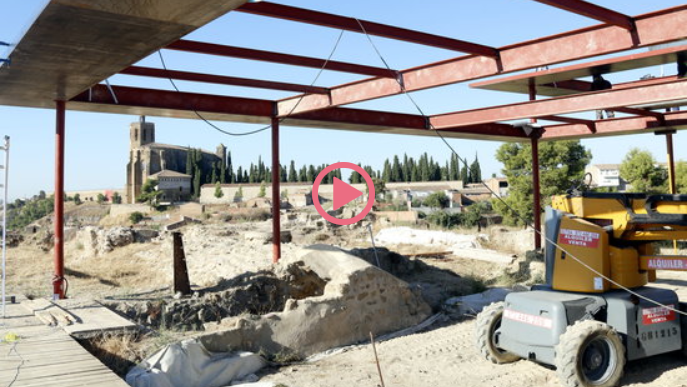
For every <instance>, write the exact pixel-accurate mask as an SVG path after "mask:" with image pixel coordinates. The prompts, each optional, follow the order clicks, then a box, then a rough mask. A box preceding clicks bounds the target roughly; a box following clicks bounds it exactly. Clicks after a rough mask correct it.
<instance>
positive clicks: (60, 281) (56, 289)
mask: <svg viewBox="0 0 687 387" xmlns="http://www.w3.org/2000/svg"><path fill="white" fill-rule="evenodd" d="M55 104H56V109H57V115H56V130H55V195H54V196H55V276H54V277H53V280H52V285H53V298H54V299H60V300H61V299H64V298H65V296H66V294H65V286H64V285H65V279H64V132H65V130H64V127H65V102H64V101H55Z"/></svg>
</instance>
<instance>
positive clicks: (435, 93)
mask: <svg viewBox="0 0 687 387" xmlns="http://www.w3.org/2000/svg"><path fill="white" fill-rule="evenodd" d="M277 1H278V2H279V3H282V4H288V5H294V6H299V7H303V8H310V9H316V10H321V11H326V12H331V13H336V14H341V15H345V16H353V17H358V18H361V19H366V20H371V21H376V22H381V23H386V24H392V25H397V26H400V27H405V28H411V29H416V30H420V31H425V32H430V33H434V34H440V35H446V36H449V37H453V38H457V39H463V40H467V41H474V42H476V43H481V44H485V45H490V46H496V47H498V46H503V45H507V44H512V43H516V42H520V41H523V40H528V39H534V38H537V37H541V36H546V35H551V34H555V33H560V32H565V31H568V30H572V29H576V28H580V27H585V26H589V25H594V24H597V22H595V21H594V20H590V19H587V18H584V17H580V16H577V15H572V14H569V13H567V12H564V11H561V10H558V9H555V8H552V7H548V6H545V5H543V4H540V3H537V2H535V1H531V0H480V1H455V0H441V1H435V2H422V6H418V4H420V3H419V2H417V1H408V0H375V1H369V0H368V1H363V0H347V1H322V0H277ZM44 3H45V0H22V1H17V0H14V1H3V2H2V3H1V7H2V8H1V9H0V41H10V42H16V39H17V37H18V36H20V35H21V33H22V32H23V30H25V29H26V28H27V25H28V23H30V20H31V17H32V15H35V14H36V12H37V10H40V8H41V6H42V5H43V4H44ZM594 3H596V4H599V5H602V6H605V7H609V8H612V9H615V10H618V11H620V12H623V13H626V14H630V15H637V14H641V13H645V12H649V11H653V10H657V9H662V8H667V7H672V6H677V5H681V4H682V1H680V0H653V1H620V0H595V1H594ZM338 34H339V31H338V30H334V29H327V28H322V27H317V26H311V25H306V24H300V23H294V22H289V21H283V20H278V19H269V18H264V17H258V16H252V15H247V14H240V13H230V14H228V15H226V16H224V17H222V18H220V19H218V20H216V21H214V22H213V23H211V24H209V25H207V26H205V27H203V28H201V29H199V30H198V31H196V32H193V33H192V34H190V35H189V36H188V38H189V39H194V40H202V41H208V42H214V43H221V44H228V45H236V46H242V47H249V48H256V49H263V50H272V51H277V52H286V53H292V54H298V55H306V56H313V57H321V58H324V57H326V56H327V55H328V54H329V52H330V51H331V49H332V47H333V45H334V42H335V41H336V38H337V36H338ZM373 39H374V41H375V42H376V44H377V45H378V47H379V48H380V50H381V51H382V53H383V54H384V56H385V57H386V59H387V61H388V62H389V64H390V65H391V66H392V67H393V68H396V69H404V68H409V67H413V66H418V65H422V64H426V63H430V62H434V61H439V60H443V59H449V58H452V57H456V56H458V55H460V54H458V53H455V52H451V51H446V50H441V49H434V48H427V47H423V46H419V45H415V44H410V43H404V42H397V41H393V40H388V39H382V38H374V37H373ZM163 53H164V56H165V58H166V60H167V64H168V66H169V68H171V69H177V70H186V71H195V72H205V73H215V74H223V75H233V76H242V77H250V78H258V79H268V80H281V81H285V82H295V83H304V84H309V83H310V82H312V80H313V78H314V77H315V75H316V73H317V70H316V69H311V68H300V67H293V66H281V65H276V64H269V63H261V62H252V61H245V60H240V59H228V58H219V57H211V56H201V55H194V54H188V53H179V52H173V51H163ZM2 54H3V53H2V52H1V51H0V56H2ZM334 59H336V60H339V61H347V62H353V63H361V64H368V65H374V66H380V67H381V66H382V63H380V61H379V58H378V57H377V55H376V54H375V52H374V50H373V48H372V47H371V46H370V44H369V42H368V41H367V40H366V38H365V37H364V36H362V35H360V34H355V33H350V32H346V33H345V34H344V37H343V40H342V42H341V44H340V46H339V48H338V50H337V51H336V53H335V55H334ZM141 64H143V65H146V66H154V67H160V63H159V59H158V57H157V56H152V57H150V58H146V59H144V60H143V61H141ZM674 67H675V66H672V65H671V66H665V68H664V69H661V68H649V69H642V70H641V71H632V72H625V73H617V74H613V75H611V76H609V77H608V78H609V79H610V80H611V81H612V82H624V81H631V80H635V79H638V78H639V77H640V76H642V75H644V74H647V73H653V74H654V75H659V74H660V73H661V71H664V72H665V74H666V75H668V74H674V73H675V68H674ZM360 78H361V76H358V75H354V74H345V73H337V72H331V71H325V72H324V74H323V76H322V77H321V78H320V80H319V81H318V83H317V84H318V85H321V86H333V85H336V84H341V83H344V82H349V81H353V80H357V79H360ZM110 82H111V83H112V84H119V85H135V86H143V87H152V88H159V89H171V86H170V85H169V82H167V81H165V80H147V79H145V78H138V77H131V76H114V77H112V78H111V79H110ZM178 85H179V87H180V88H181V89H182V90H183V91H193V92H205V93H211V94H223V95H235V96H245V97H253V98H263V99H277V98H283V97H287V96H289V95H292V94H290V93H284V92H278V91H265V90H259V89H248V88H239V87H229V86H212V85H205V84H197V83H188V82H178ZM413 96H414V97H415V99H416V100H417V102H418V103H419V104H420V106H421V107H422V108H423V110H424V111H425V112H426V113H428V114H437V113H444V112H449V111H457V110H463V109H470V108H476V107H481V106H489V105H499V104H506V103H512V102H521V101H523V100H524V99H525V97H524V96H522V95H517V94H506V93H497V92H490V91H480V90H474V89H470V88H469V87H468V86H467V85H466V84H459V85H453V86H448V87H442V88H437V89H432V90H427V91H422V92H417V93H413ZM351 106H352V107H359V108H365V109H377V110H387V111H397V112H407V113H417V111H416V110H415V108H414V107H413V106H412V105H411V104H410V102H409V101H408V100H407V99H406V97H404V96H395V97H390V98H384V99H380V100H377V101H370V102H364V103H360V104H356V105H351ZM585 116H587V117H590V118H591V115H590V114H586V115H582V117H585ZM0 117H2V120H0V135H9V136H11V138H12V153H11V156H12V160H11V163H12V164H11V170H10V178H11V182H10V191H11V196H12V197H25V196H30V195H33V194H35V193H37V192H38V191H39V190H41V189H43V190H46V191H51V190H52V188H51V187H52V185H53V180H54V175H53V170H54V111H51V110H41V109H27V108H16V107H0ZM137 120H138V117H134V116H122V115H112V114H94V113H79V112H68V114H67V142H66V149H67V155H66V168H67V169H66V182H65V184H66V189H67V190H77V189H100V188H103V189H104V188H116V187H122V186H123V185H124V183H125V167H126V163H127V159H128V139H129V137H128V130H129V129H128V127H129V123H130V122H133V121H137ZM148 120H149V121H152V122H155V123H156V126H157V141H158V142H163V143H170V144H177V145H184V146H186V145H188V146H192V147H202V148H206V149H215V146H216V145H217V144H219V143H224V144H225V145H227V146H228V148H229V149H230V150H231V151H232V156H233V158H234V165H235V166H236V165H243V166H244V167H245V166H246V165H248V164H250V162H251V161H255V160H257V158H258V156H259V155H261V156H262V158H263V160H269V156H270V153H269V152H270V135H269V131H267V132H263V133H260V134H257V135H254V136H249V137H227V136H225V135H222V134H220V133H218V132H216V131H214V130H213V129H211V128H210V127H208V126H207V125H206V124H204V123H202V122H200V121H194V120H180V119H169V118H157V117H149V118H148ZM218 125H219V126H220V127H222V128H224V129H227V130H231V131H248V130H252V129H255V128H256V126H255V125H245V124H233V123H225V122H220V123H218ZM681 137H682V135H678V136H677V137H676V143H675V150H676V157H677V158H678V159H687V147H684V146H681V144H684V141H683V140H682V138H681ZM450 141H451V144H452V145H453V146H454V148H455V149H456V150H457V151H458V152H459V153H460V154H461V156H465V157H467V158H468V159H469V160H472V159H474V157H475V154H478V155H479V158H480V162H481V164H482V170H483V174H484V175H485V176H490V175H491V174H492V173H497V174H500V169H501V168H502V166H501V164H500V163H499V162H497V161H496V160H495V159H494V153H495V151H496V149H497V148H498V146H499V145H500V143H497V142H488V141H475V140H450ZM583 143H584V145H585V146H587V147H589V148H590V149H591V151H592V154H593V157H594V159H593V161H592V162H593V163H617V162H620V161H621V160H622V158H623V156H624V155H625V153H626V152H627V151H628V150H629V149H630V148H632V147H640V148H642V149H648V150H650V151H651V152H652V153H653V154H654V156H655V157H656V158H657V159H658V160H659V161H664V159H665V153H666V152H665V143H664V141H663V140H662V137H656V136H654V135H637V136H622V137H612V138H605V139H594V140H585V141H583ZM281 145H282V146H281V154H282V164H285V163H287V162H288V161H289V160H291V159H293V160H295V161H296V163H297V164H299V165H300V164H304V163H307V164H322V163H326V164H330V163H334V162H337V161H350V162H355V163H357V162H363V163H365V164H370V165H373V166H374V167H376V168H381V166H382V163H383V160H384V159H385V158H387V157H392V156H393V155H394V154H399V155H402V154H403V153H408V155H409V156H413V157H417V156H419V155H420V154H421V153H423V152H428V153H429V154H430V155H432V156H433V157H434V158H435V159H439V160H445V159H447V158H448V157H449V150H448V149H447V148H446V146H445V145H444V144H443V143H442V142H441V141H440V140H439V139H438V138H433V137H412V136H398V135H383V134H361V133H356V132H344V131H330V130H315V129H304V128H291V127H284V128H283V129H282V140H281Z"/></svg>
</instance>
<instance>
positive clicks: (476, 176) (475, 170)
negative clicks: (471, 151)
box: [470, 154, 482, 183]
mask: <svg viewBox="0 0 687 387" xmlns="http://www.w3.org/2000/svg"><path fill="white" fill-rule="evenodd" d="M470 178H471V179H472V182H473V183H479V182H481V181H482V168H481V167H480V165H479V160H478V159H477V155H476V154H475V161H473V162H472V165H470Z"/></svg>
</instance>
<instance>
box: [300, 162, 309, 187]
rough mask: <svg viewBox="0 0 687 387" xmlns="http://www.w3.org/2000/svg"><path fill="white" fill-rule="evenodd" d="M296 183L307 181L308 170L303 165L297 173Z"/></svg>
mask: <svg viewBox="0 0 687 387" xmlns="http://www.w3.org/2000/svg"><path fill="white" fill-rule="evenodd" d="M298 181H300V182H301V183H305V182H307V181H308V168H307V167H306V166H305V165H304V166H302V167H301V169H300V171H299V172H298Z"/></svg>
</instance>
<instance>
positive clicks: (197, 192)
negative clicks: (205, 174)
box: [193, 167, 202, 198]
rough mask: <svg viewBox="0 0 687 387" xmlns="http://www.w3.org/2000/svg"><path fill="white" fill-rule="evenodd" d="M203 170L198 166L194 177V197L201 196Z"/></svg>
mask: <svg viewBox="0 0 687 387" xmlns="http://www.w3.org/2000/svg"><path fill="white" fill-rule="evenodd" d="M201 175H202V173H201V171H200V168H198V167H196V172H195V176H194V178H193V197H195V198H199V197H200V186H201Z"/></svg>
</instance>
